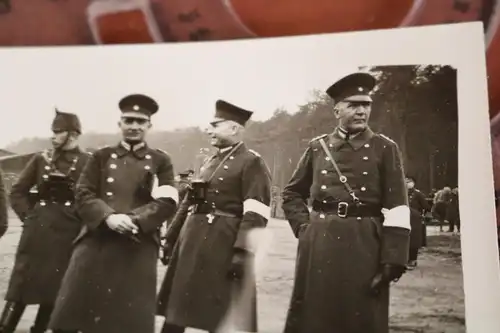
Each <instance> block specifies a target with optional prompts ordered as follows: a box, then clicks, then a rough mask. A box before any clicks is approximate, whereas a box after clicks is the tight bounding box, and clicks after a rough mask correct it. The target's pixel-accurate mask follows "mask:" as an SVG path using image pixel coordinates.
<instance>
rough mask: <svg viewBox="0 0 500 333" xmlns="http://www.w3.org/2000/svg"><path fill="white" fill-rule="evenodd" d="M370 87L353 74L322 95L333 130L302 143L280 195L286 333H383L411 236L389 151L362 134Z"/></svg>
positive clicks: (396, 163) (396, 156)
mask: <svg viewBox="0 0 500 333" xmlns="http://www.w3.org/2000/svg"><path fill="white" fill-rule="evenodd" d="M375 84H376V80H375V78H374V77H373V76H372V75H370V74H368V73H355V74H351V75H348V76H346V77H344V78H342V79H340V80H339V81H337V82H336V83H335V84H333V85H332V86H331V87H329V88H328V89H327V91H326V92H327V94H328V95H329V96H330V97H331V98H332V99H333V101H334V108H333V110H332V117H335V118H336V119H337V126H336V127H335V128H332V132H331V133H329V134H323V135H320V136H318V137H316V138H314V139H312V140H311V141H310V142H309V146H308V147H307V149H306V151H305V152H304V154H303V155H302V157H301V159H300V161H299V163H298V165H297V168H296V169H295V171H294V173H293V175H292V177H291V179H290V181H289V183H288V185H287V186H286V187H285V189H284V191H283V210H284V212H285V216H286V218H287V219H288V221H289V223H290V226H291V228H292V230H293V233H294V234H295V236H296V237H297V238H298V240H299V245H298V248H299V252H298V256H297V263H296V265H297V266H296V271H295V272H296V273H295V281H294V287H293V294H292V299H291V303H290V307H289V310H288V317H287V320H286V326H285V330H284V332H285V333H302V332H342V333H358V332H370V333H388V332H389V325H388V319H389V284H390V283H391V282H392V281H395V280H397V279H398V278H400V277H401V275H402V274H403V272H404V271H405V265H406V264H407V262H408V248H409V233H410V229H411V228H410V212H409V207H408V195H407V191H406V186H405V178H404V171H403V162H402V159H401V154H400V151H399V148H398V145H397V144H396V143H395V142H394V141H393V140H391V139H389V138H387V137H386V136H384V135H383V134H379V133H374V132H373V131H372V130H371V129H370V127H369V126H368V120H369V117H370V113H371V106H372V98H371V96H370V92H371V91H372V90H373V88H374V87H375ZM332 123H333V122H332ZM332 127H333V126H332ZM309 198H310V199H311V200H312V211H311V212H309V210H308V207H307V204H306V202H307V199H309Z"/></svg>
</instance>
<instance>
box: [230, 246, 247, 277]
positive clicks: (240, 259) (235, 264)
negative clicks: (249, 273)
mask: <svg viewBox="0 0 500 333" xmlns="http://www.w3.org/2000/svg"><path fill="white" fill-rule="evenodd" d="M248 260H251V254H250V253H248V252H246V251H243V250H238V251H236V252H235V253H234V254H233V261H232V262H231V267H230V268H229V272H228V277H229V278H230V279H233V280H241V279H243V277H244V276H245V273H246V266H247V264H248Z"/></svg>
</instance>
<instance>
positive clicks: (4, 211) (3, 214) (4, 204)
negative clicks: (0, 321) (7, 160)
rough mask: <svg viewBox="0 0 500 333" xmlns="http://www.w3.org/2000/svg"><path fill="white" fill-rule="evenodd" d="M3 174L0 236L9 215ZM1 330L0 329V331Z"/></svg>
mask: <svg viewBox="0 0 500 333" xmlns="http://www.w3.org/2000/svg"><path fill="white" fill-rule="evenodd" d="M4 177H5V174H4V172H3V171H2V169H0V238H1V237H3V235H5V233H6V232H7V228H8V227H9V215H8V208H7V193H6V192H7V191H6V188H5V178H4ZM0 332H1V331H0Z"/></svg>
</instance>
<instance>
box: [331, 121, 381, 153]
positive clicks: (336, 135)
mask: <svg viewBox="0 0 500 333" xmlns="http://www.w3.org/2000/svg"><path fill="white" fill-rule="evenodd" d="M374 135H375V134H374V133H373V131H372V130H371V129H370V128H369V127H367V128H366V129H365V130H364V131H363V132H361V133H359V134H356V135H354V136H352V137H351V138H350V139H349V141H348V142H346V141H345V134H344V133H342V131H340V130H339V128H338V127H336V128H335V130H334V131H333V133H331V134H330V135H329V142H330V146H331V147H333V146H338V147H339V146H342V145H343V144H349V145H350V146H351V147H352V148H353V149H354V150H358V149H360V148H361V147H363V145H364V144H365V143H367V142H368V141H370V140H371V139H372V138H373V136H374Z"/></svg>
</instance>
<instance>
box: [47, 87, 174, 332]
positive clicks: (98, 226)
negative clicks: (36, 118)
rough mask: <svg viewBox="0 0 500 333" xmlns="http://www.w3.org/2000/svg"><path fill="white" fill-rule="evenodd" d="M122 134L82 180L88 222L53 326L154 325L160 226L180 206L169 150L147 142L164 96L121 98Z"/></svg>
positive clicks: (113, 328)
mask: <svg viewBox="0 0 500 333" xmlns="http://www.w3.org/2000/svg"><path fill="white" fill-rule="evenodd" d="M119 108H120V110H121V112H122V114H121V117H120V121H119V122H118V126H119V128H120V130H121V134H122V140H121V141H120V142H118V143H117V144H116V145H113V146H110V147H105V148H102V149H99V150H97V151H95V152H94V154H93V155H92V157H91V159H90V160H89V162H88V163H87V166H86V167H85V170H84V171H83V173H82V176H81V177H80V180H79V182H78V184H77V186H76V201H77V204H78V206H77V207H78V213H79V215H80V217H81V219H82V223H83V229H82V231H81V232H80V234H79V235H78V237H77V238H76V240H75V247H74V251H73V256H72V258H71V262H70V265H69V267H68V270H67V272H66V275H65V277H64V280H63V282H62V286H61V289H60V291H59V295H58V298H57V302H56V305H55V308H54V312H53V315H52V319H51V323H50V328H51V329H52V330H53V331H54V332H56V333H58V332H81V331H82V332H92V333H123V332H127V333H153V332H154V320H155V318H154V314H155V305H156V279H157V276H156V266H157V260H158V252H159V244H160V239H159V229H160V227H161V226H162V224H163V223H164V221H166V220H167V219H168V218H169V217H170V216H171V215H173V213H174V212H175V210H176V207H177V202H178V192H177V189H176V188H175V187H174V186H175V183H174V169H173V166H172V162H171V159H170V157H169V155H168V154H167V153H165V152H163V151H161V150H159V149H154V148H151V147H149V146H148V145H147V144H146V141H145V138H146V134H147V132H148V130H149V129H150V128H151V116H152V115H153V114H155V113H156V112H157V111H158V104H157V103H156V102H155V101H154V100H153V99H152V98H150V97H148V96H145V95H130V96H127V97H125V98H123V99H122V100H121V101H120V103H119Z"/></svg>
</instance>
